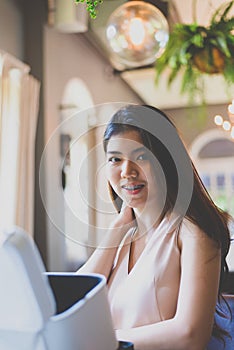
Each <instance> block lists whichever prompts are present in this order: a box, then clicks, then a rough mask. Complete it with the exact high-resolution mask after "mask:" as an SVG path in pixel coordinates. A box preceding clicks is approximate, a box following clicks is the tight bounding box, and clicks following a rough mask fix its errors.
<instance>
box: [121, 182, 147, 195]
mask: <svg viewBox="0 0 234 350" xmlns="http://www.w3.org/2000/svg"><path fill="white" fill-rule="evenodd" d="M121 187H122V188H123V189H124V190H125V191H127V192H128V193H131V194H137V193H139V192H140V191H141V190H142V188H144V187H145V185H144V184H142V183H141V184H135V183H134V184H132V183H131V184H125V185H122V186H121Z"/></svg>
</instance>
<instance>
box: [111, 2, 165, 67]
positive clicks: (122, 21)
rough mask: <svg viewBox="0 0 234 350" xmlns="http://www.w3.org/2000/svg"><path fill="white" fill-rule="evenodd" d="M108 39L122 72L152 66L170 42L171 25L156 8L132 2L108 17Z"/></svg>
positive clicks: (148, 4)
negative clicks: (124, 69)
mask: <svg viewBox="0 0 234 350" xmlns="http://www.w3.org/2000/svg"><path fill="white" fill-rule="evenodd" d="M106 37H107V41H108V45H109V48H110V51H111V54H112V56H113V58H114V60H115V61H116V62H118V64H119V65H120V66H122V67H123V68H137V67H141V66H147V65H150V64H153V63H154V62H155V60H156V59H157V58H158V57H160V56H161V54H162V53H163V51H164V49H165V46H166V44H167V41H168V38H169V27H168V22H167V19H166V18H165V16H164V15H163V13H162V12H161V11H160V10H159V9H158V8H157V7H155V6H154V5H152V4H150V3H147V2H144V1H129V2H126V3H125V4H123V5H121V6H119V7H118V8H117V9H116V10H115V11H114V12H113V13H112V14H111V16H110V17H109V19H108V22H107V27H106Z"/></svg>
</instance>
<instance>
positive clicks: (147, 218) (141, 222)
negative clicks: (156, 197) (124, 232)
mask: <svg viewBox="0 0 234 350" xmlns="http://www.w3.org/2000/svg"><path fill="white" fill-rule="evenodd" d="M134 212H135V216H136V221H137V226H138V235H143V234H146V235H147V234H149V233H150V232H152V231H154V230H155V229H156V228H157V227H158V225H159V223H160V220H159V218H160V214H161V210H157V209H156V207H155V205H151V206H150V207H149V208H144V210H139V209H138V208H137V209H134Z"/></svg>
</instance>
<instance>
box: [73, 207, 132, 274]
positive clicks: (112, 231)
mask: <svg viewBox="0 0 234 350" xmlns="http://www.w3.org/2000/svg"><path fill="white" fill-rule="evenodd" d="M133 224H134V220H133V215H132V209H131V208H129V207H126V206H125V207H123V209H122V210H121V213H120V214H119V215H118V216H117V218H116V220H115V221H114V222H113V223H112V225H111V227H110V228H109V229H108V231H107V233H106V234H105V237H104V239H103V240H102V241H101V243H100V245H99V246H98V247H97V248H96V249H95V251H94V252H93V254H92V255H91V256H90V258H89V259H88V260H87V262H86V263H85V264H84V265H83V266H82V267H81V268H80V269H79V270H78V271H77V273H100V274H102V275H104V276H105V277H106V278H108V276H109V274H110V271H111V268H112V266H113V262H114V259H115V255H116V252H117V249H118V247H119V244H120V242H121V241H122V239H123V237H124V236H125V234H126V233H127V232H128V230H129V229H130V228H131V227H132V226H133Z"/></svg>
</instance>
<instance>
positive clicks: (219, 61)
mask: <svg viewBox="0 0 234 350" xmlns="http://www.w3.org/2000/svg"><path fill="white" fill-rule="evenodd" d="M193 64H194V66H195V67H196V68H197V69H198V70H199V71H200V72H202V73H206V74H222V73H223V71H224V67H225V56H224V54H223V53H222V52H221V51H220V50H219V49H217V48H216V47H212V48H211V49H210V50H207V49H202V50H201V51H200V52H197V53H196V54H195V55H194V57H193Z"/></svg>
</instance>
